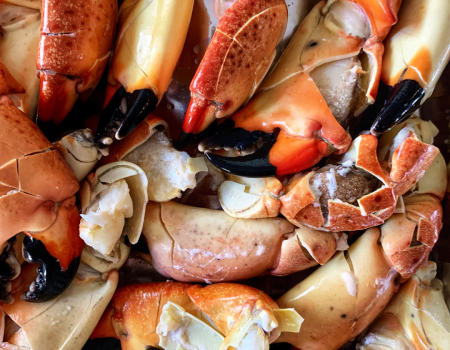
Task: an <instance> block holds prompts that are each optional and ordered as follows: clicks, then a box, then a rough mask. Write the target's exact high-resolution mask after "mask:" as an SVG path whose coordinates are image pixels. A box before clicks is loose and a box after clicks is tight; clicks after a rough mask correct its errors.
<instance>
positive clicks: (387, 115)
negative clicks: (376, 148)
mask: <svg viewBox="0 0 450 350" xmlns="http://www.w3.org/2000/svg"><path fill="white" fill-rule="evenodd" d="M424 96H425V90H424V89H423V88H422V87H421V86H420V84H419V83H418V82H417V81H415V80H410V79H407V80H403V81H401V82H400V83H398V84H396V85H395V86H394V87H393V88H392V92H391V94H390V95H389V98H388V100H387V102H386V104H385V105H384V107H383V108H382V109H381V111H380V113H379V115H378V117H377V118H376V120H375V121H374V123H373V124H372V127H371V128H370V132H371V133H372V134H373V135H375V136H381V135H382V134H384V133H385V132H386V131H388V130H390V129H392V128H393V127H394V126H395V125H398V124H400V123H402V122H404V121H405V120H407V119H408V118H409V117H410V116H411V115H412V114H413V113H414V112H415V111H416V110H417V109H418V108H419V107H420V103H421V101H422V99H423V97H424Z"/></svg>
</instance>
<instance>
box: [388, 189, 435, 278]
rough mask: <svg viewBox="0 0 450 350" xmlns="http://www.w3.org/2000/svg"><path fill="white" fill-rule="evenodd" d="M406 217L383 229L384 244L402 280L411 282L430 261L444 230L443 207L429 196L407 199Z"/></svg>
mask: <svg viewBox="0 0 450 350" xmlns="http://www.w3.org/2000/svg"><path fill="white" fill-rule="evenodd" d="M403 201H404V203H405V213H402V214H394V215H393V216H392V217H390V218H389V219H388V220H387V221H386V222H385V223H384V224H383V225H382V226H381V233H382V237H381V244H382V246H383V249H384V251H385V253H386V256H387V258H388V259H389V261H390V262H391V264H392V266H394V267H395V268H396V270H397V271H398V272H399V273H400V275H401V277H402V280H407V279H409V278H411V277H412V276H413V275H414V273H415V271H416V270H417V269H418V268H419V266H420V265H421V264H422V263H423V262H424V261H425V260H426V259H427V258H428V255H429V254H430V252H431V250H432V249H433V247H434V245H435V244H436V242H437V240H438V237H439V232H440V230H441V228H442V215H443V213H442V206H441V203H440V201H439V200H438V199H437V198H436V197H434V196H432V195H429V194H422V195H413V196H409V197H404V198H403Z"/></svg>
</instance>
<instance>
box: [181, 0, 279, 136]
mask: <svg viewBox="0 0 450 350" xmlns="http://www.w3.org/2000/svg"><path fill="white" fill-rule="evenodd" d="M286 23H287V7H286V4H285V2H284V1H283V0H261V1H255V0H238V1H236V2H235V3H234V4H233V5H232V6H231V7H230V8H229V9H228V10H227V11H226V12H225V14H224V15H223V17H222V18H221V20H220V22H219V24H218V26H217V29H216V32H215V33H214V36H213V38H212V40H211V43H210V44H209V46H208V49H207V51H206V53H205V56H204V57H203V60H202V62H201V64H200V66H199V68H198V70H197V72H196V75H195V76H194V79H193V80H192V83H191V86H190V90H191V93H192V97H193V99H192V100H191V103H190V105H189V109H188V112H187V115H186V118H185V122H184V126H183V129H184V131H185V132H188V133H192V132H193V133H198V132H200V131H202V130H204V129H205V128H206V127H207V126H208V125H207V124H208V123H210V122H211V121H212V119H214V118H223V117H225V116H227V115H231V114H232V113H234V112H235V111H236V110H237V109H238V108H239V107H240V106H241V105H242V104H243V103H245V102H246V101H247V100H248V99H249V98H250V97H251V96H252V95H253V93H254V92H255V90H256V89H257V87H258V86H259V84H260V83H261V81H262V79H263V78H264V76H265V75H266V73H267V71H268V69H269V67H270V65H271V63H272V60H273V58H274V53H275V46H276V45H277V43H278V42H279V40H280V39H281V37H282V36H283V34H284V31H285V29H286ZM204 99H205V100H208V102H205V101H204ZM211 102H213V104H214V106H213V105H212V104H211Z"/></svg>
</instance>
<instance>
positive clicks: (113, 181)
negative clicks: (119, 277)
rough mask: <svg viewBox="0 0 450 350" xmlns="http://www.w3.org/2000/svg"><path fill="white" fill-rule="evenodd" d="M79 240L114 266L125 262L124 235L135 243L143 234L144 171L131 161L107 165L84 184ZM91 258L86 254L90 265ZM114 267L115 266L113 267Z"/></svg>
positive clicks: (81, 192)
mask: <svg viewBox="0 0 450 350" xmlns="http://www.w3.org/2000/svg"><path fill="white" fill-rule="evenodd" d="M80 198H81V207H82V214H81V217H82V219H81V222H80V237H81V238H82V239H83V240H84V241H85V243H86V244H87V245H89V246H91V247H92V248H93V249H94V250H96V251H98V253H99V254H100V257H102V258H103V260H106V261H109V262H111V263H112V264H117V263H118V262H119V261H122V263H123V262H124V261H125V259H124V257H123V256H122V255H121V253H123V252H124V253H129V250H124V248H122V244H123V242H121V241H120V238H121V237H122V236H125V235H127V236H128V239H129V240H130V242H131V243H133V244H135V243H137V241H138V240H139V236H140V234H141V230H142V225H143V219H144V212H145V204H146V203H147V177H146V176H145V174H144V172H143V171H142V169H140V168H139V167H138V166H136V165H135V164H132V163H129V162H123V161H122V162H114V163H110V164H107V165H104V166H102V167H100V168H98V169H97V171H96V172H95V173H92V174H90V175H89V176H88V177H87V178H86V180H85V181H84V182H83V183H82V185H81V191H80ZM91 253H92V254H91V256H89V255H86V254H85V255H84V260H83V261H84V262H85V263H89V260H92V255H94V256H96V255H98V254H96V252H95V251H92V252H91ZM112 266H113V265H112Z"/></svg>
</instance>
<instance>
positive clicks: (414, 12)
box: [381, 0, 450, 101]
mask: <svg viewBox="0 0 450 350" xmlns="http://www.w3.org/2000/svg"><path fill="white" fill-rule="evenodd" d="M449 16H450V2H449V1H447V0H408V1H403V4H402V7H401V8H400V12H399V15H398V18H399V21H398V23H397V24H396V25H395V26H394V27H393V29H392V31H391V33H390V34H389V36H388V38H387V39H386V40H385V41H384V45H385V51H384V56H383V69H382V75H381V78H382V80H383V81H384V82H385V83H387V84H388V85H390V86H393V85H395V84H397V83H398V82H399V80H400V79H399V78H400V76H401V75H402V74H403V72H404V70H405V69H407V68H408V71H407V72H406V73H405V76H404V79H408V78H409V79H411V78H413V79H415V80H417V81H418V82H419V84H420V85H421V86H422V87H423V88H424V89H425V93H426V95H425V98H424V99H423V100H422V101H425V100H426V99H427V98H428V97H430V96H431V94H432V93H433V90H434V88H435V86H436V83H437V81H438V80H439V77H440V76H441V74H442V72H443V70H444V68H445V67H446V65H447V63H448V61H449V59H450V37H449V36H448V35H447V33H448V31H449V28H450V27H449V26H450V23H449V21H448V19H449Z"/></svg>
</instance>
